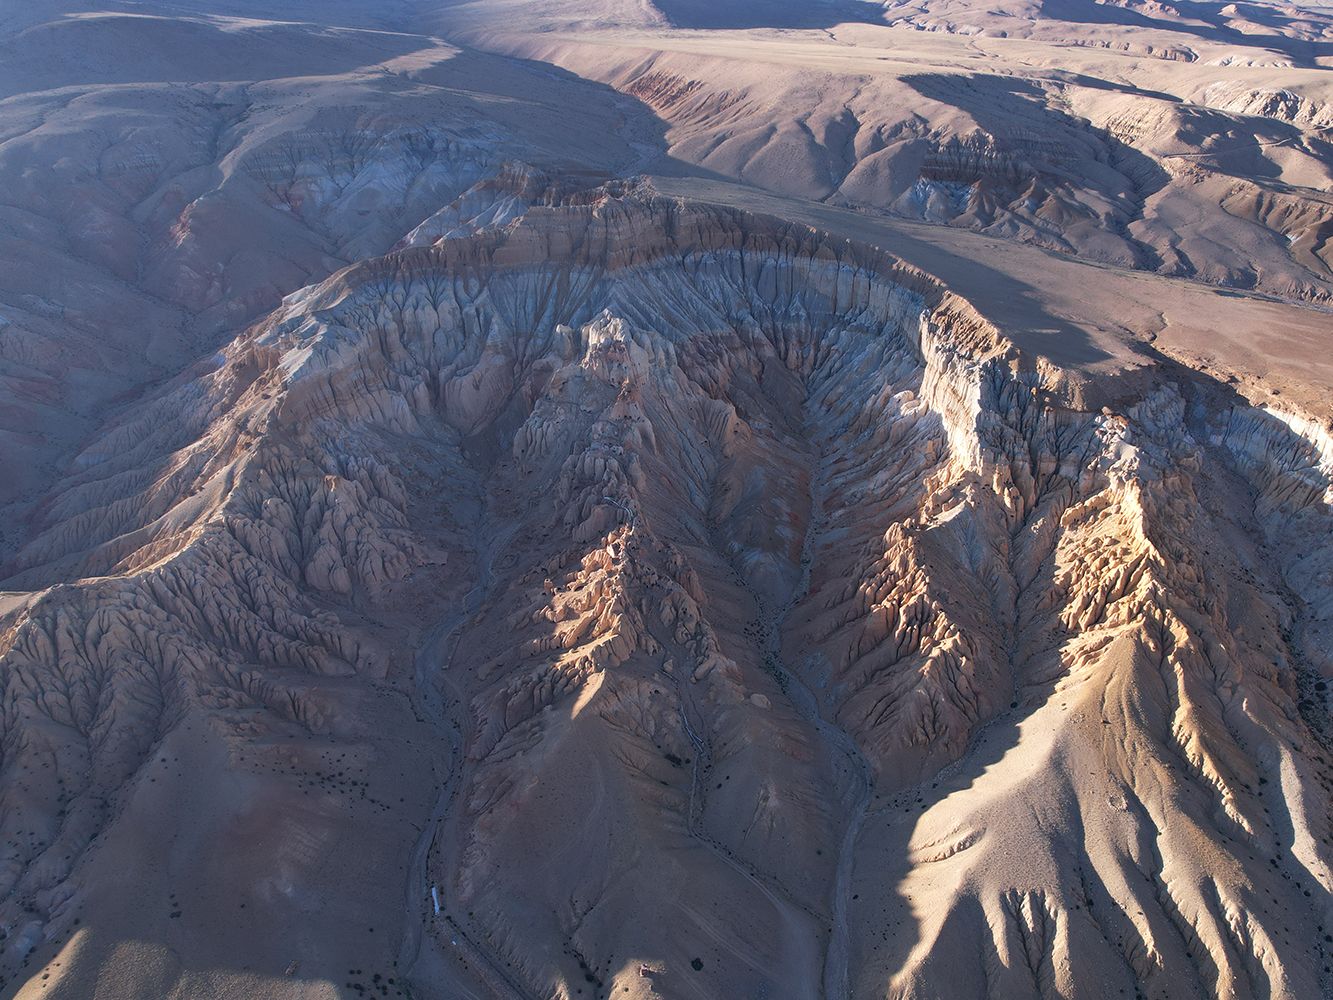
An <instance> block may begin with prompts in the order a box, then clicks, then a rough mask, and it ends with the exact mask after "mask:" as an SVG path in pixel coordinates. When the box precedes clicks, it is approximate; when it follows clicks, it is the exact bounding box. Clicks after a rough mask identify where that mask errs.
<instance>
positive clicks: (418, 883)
mask: <svg viewBox="0 0 1333 1000" xmlns="http://www.w3.org/2000/svg"><path fill="white" fill-rule="evenodd" d="M474 516H475V521H476V525H477V529H476V534H477V535H478V536H479V537H480V538H481V539H483V541H482V544H480V545H479V546H478V547H477V549H476V550H475V556H476V566H477V582H476V583H475V584H474V585H473V587H472V589H471V590H469V591H468V592H467V594H466V595H465V596H464V598H463V601H462V603H461V605H459V606H457V608H456V609H455V610H453V611H452V612H451V613H447V614H446V615H445V616H444V617H443V618H441V619H440V621H439V622H437V623H436V625H435V626H434V628H432V629H431V630H430V631H429V632H428V633H427V634H426V637H425V641H424V642H422V644H421V648H420V649H419V650H418V651H417V655H416V659H415V662H414V667H413V680H414V691H413V701H414V702H415V704H416V708H417V710H418V711H419V712H420V713H421V715H422V716H423V717H424V718H425V719H427V720H428V721H429V722H430V723H431V724H432V725H433V726H434V727H435V728H436V729H437V730H438V731H439V732H441V733H443V734H446V736H447V738H448V740H449V744H450V764H449V773H448V774H447V775H446V777H445V780H444V781H443V782H442V783H441V785H440V789H439V793H438V795H437V796H436V798H435V804H434V806H433V807H432V808H431V812H430V816H429V817H428V819H427V821H426V825H425V826H424V827H422V831H421V836H420V837H419V838H418V840H417V843H416V847H415V848H414V849H413V851H412V859H411V863H410V864H409V866H408V873H407V880H406V883H405V890H404V891H405V899H404V912H405V913H406V914H408V915H409V916H408V919H407V920H406V921H405V922H404V931H403V943H402V945H401V946H400V947H399V951H398V969H399V970H400V973H401V974H402V975H403V977H404V978H406V979H408V980H409V981H410V980H411V974H412V970H413V967H414V966H415V965H416V964H417V960H418V958H419V956H420V954H421V938H422V927H423V926H425V925H426V924H427V923H428V922H429V921H430V920H431V919H432V918H433V917H434V918H435V919H440V920H443V921H444V922H445V923H447V924H449V926H450V929H451V939H452V940H453V941H454V943H455V944H457V943H458V942H459V941H462V942H464V943H465V944H466V945H467V946H468V949H469V950H470V951H471V952H473V953H474V954H473V958H474V961H473V962H472V963H471V964H472V966H473V968H474V971H478V972H480V973H481V975H482V977H483V978H484V979H485V980H486V985H487V986H488V987H490V988H491V989H492V990H495V991H496V992H497V995H499V994H500V993H501V992H508V993H510V994H511V995H513V996H517V997H520V998H525V997H526V996H527V993H526V991H525V990H523V988H522V987H521V986H519V985H518V984H517V983H515V982H514V981H513V980H512V978H511V977H510V976H509V975H508V973H507V972H506V971H505V970H504V968H503V967H502V964H501V963H500V962H499V961H497V960H496V959H495V958H494V957H493V956H492V955H491V954H490V952H489V950H488V949H487V948H485V947H483V946H482V945H481V944H479V943H478V942H477V941H476V940H475V939H474V937H473V936H472V935H471V934H469V933H468V932H467V931H466V929H465V928H463V927H460V926H459V924H458V922H457V921H455V920H454V919H453V917H452V915H451V914H450V913H449V912H448V902H449V898H448V894H447V893H446V894H445V896H444V898H443V899H441V901H440V911H439V914H438V917H435V903H434V897H433V894H432V891H431V890H432V889H433V888H434V886H432V884H431V882H430V877H429V875H430V873H429V862H430V856H431V852H432V850H433V849H434V848H435V846H436V844H437V842H438V839H439V834H440V829H441V826H442V825H443V823H444V822H445V819H446V817H448V815H449V814H450V812H451V811H452V807H453V804H454V801H455V800H456V799H457V797H458V793H459V790H460V788H461V787H462V781H461V778H462V776H463V769H464V751H465V749H466V745H467V732H466V726H467V720H466V706H467V702H466V699H465V698H464V697H463V696H462V692H461V691H459V690H458V688H457V687H456V685H455V684H454V681H453V678H452V675H451V672H450V667H451V666H452V664H453V661H454V657H455V655H456V654H457V652H458V646H459V644H460V643H461V642H462V639H463V632H464V627H465V626H466V625H467V624H468V623H469V622H470V621H472V619H473V618H475V616H476V614H477V612H478V611H479V610H480V609H481V607H482V606H483V604H484V603H485V602H486V600H487V598H489V597H490V596H491V591H492V589H493V587H494V584H495V575H494V564H495V557H496V554H497V553H498V552H499V551H500V550H502V549H503V548H504V547H505V545H507V544H508V542H509V540H510V539H511V538H512V537H513V536H514V534H515V533H516V532H517V530H518V527H519V523H518V521H517V519H515V520H513V521H511V523H510V524H509V526H507V527H506V528H505V529H503V530H501V531H499V532H495V531H488V530H486V529H487V526H488V524H489V519H488V518H487V517H486V497H485V495H484V494H482V495H480V496H479V497H478V500H477V510H476V511H474ZM446 687H447V688H448V689H449V694H450V695H451V696H452V698H451V699H450V700H446V698H445V696H444V693H443V691H442V689H443V688H446ZM451 705H452V706H455V707H454V710H453V711H451V710H450V706H451ZM412 914H417V915H418V917H419V919H411V915H412Z"/></svg>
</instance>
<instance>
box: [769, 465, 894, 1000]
mask: <svg viewBox="0 0 1333 1000" xmlns="http://www.w3.org/2000/svg"><path fill="white" fill-rule="evenodd" d="M824 520H825V514H824V483H823V459H822V456H820V455H818V454H816V456H815V460H814V462H813V463H812V467H811V476H810V516H809V519H808V521H807V524H806V529H805V535H804V537H803V538H802V540H801V576H800V580H799V582H798V583H797V585H796V586H795V587H794V588H793V590H792V596H791V599H790V600H789V601H788V602H787V603H786V605H785V606H783V607H780V608H770V607H766V606H765V605H764V602H763V601H762V600H760V601H759V606H760V609H761V611H760V617H759V621H758V626H759V632H760V636H761V639H762V643H763V645H762V648H763V651H764V665H765V667H766V668H767V669H768V670H769V672H770V673H772V674H773V676H774V677H775V678H776V679H777V681H778V684H779V686H780V687H781V688H782V690H783V692H784V693H785V694H786V695H787V697H788V699H789V700H790V701H791V704H792V705H793V706H794V707H795V709H796V711H797V712H798V713H799V714H800V715H801V717H802V718H804V719H805V720H806V721H807V722H809V723H810V725H811V726H812V727H814V729H815V731H816V732H818V733H819V735H820V736H821V737H822V738H823V739H824V742H825V743H826V744H827V745H828V746H829V747H831V748H832V749H833V750H834V751H835V752H836V753H837V754H840V755H841V756H843V757H845V758H846V760H847V763H848V768H849V772H850V783H851V793H852V796H853V798H852V802H851V808H850V810H849V812H848V820H847V825H846V827H845V828H844V829H843V836H842V843H841V844H840V845H839V848H838V862H837V867H836V869H835V871H834V880H833V886H832V889H831V891H830V893H829V896H830V914H829V915H830V922H831V923H830V928H829V940H828V948H827V951H826V952H825V956H824V975H823V992H824V997H825V1000H846V998H847V997H848V996H850V993H849V986H848V972H847V967H848V963H849V960H850V957H851V928H850V926H849V923H848V911H849V910H850V908H851V895H852V876H853V874H854V872H855V868H856V845H857V842H858V841H859V840H860V836H861V827H862V826H863V825H864V823H865V819H866V814H867V812H868V810H869V807H870V799H871V794H872V791H873V780H872V776H871V771H870V765H869V764H868V763H867V761H866V759H865V757H864V755H862V753H861V750H860V748H859V747H858V746H857V745H856V741H855V740H854V739H852V737H851V735H850V734H848V732H847V731H846V730H845V729H843V728H842V727H840V726H839V725H837V723H836V722H832V721H829V720H828V719H826V718H825V716H824V712H823V709H822V708H821V705H820V701H819V698H818V697H817V696H816V695H815V693H814V692H813V691H812V690H811V689H810V687H809V686H808V685H807V684H806V683H805V681H803V680H802V679H801V677H800V675H799V674H797V673H796V672H795V671H793V670H791V669H790V668H788V666H787V665H786V663H785V662H784V661H783V659H782V630H783V627H784V626H785V624H786V623H787V621H788V619H789V618H790V617H791V614H792V612H793V611H794V610H795V609H796V607H797V606H798V605H799V604H800V602H801V601H802V600H804V599H805V597H806V595H807V594H808V593H809V590H810V571H811V568H812V567H813V565H814V555H813V553H814V548H815V543H816V541H817V540H818V537H819V534H820V532H821V530H822V529H823V522H824ZM756 597H757V595H756Z"/></svg>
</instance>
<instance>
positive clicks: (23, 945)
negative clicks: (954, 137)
mask: <svg viewBox="0 0 1333 1000" xmlns="http://www.w3.org/2000/svg"><path fill="white" fill-rule="evenodd" d="M510 174H511V176H510V179H509V180H508V181H503V180H502V181H499V182H487V183H486V184H485V185H483V186H482V187H481V188H478V189H476V190H474V191H473V192H470V193H469V194H468V195H465V196H464V198H463V199H462V200H461V201H460V202H458V203H456V204H455V206H453V207H452V209H451V211H452V212H453V214H452V215H450V216H449V218H447V219H445V218H444V217H443V216H440V218H439V221H440V222H441V225H440V226H439V233H438V235H448V234H449V233H452V232H454V231H455V228H456V227H457V226H459V225H462V224H463V223H464V222H466V225H465V228H466V229H467V230H478V229H480V230H481V231H480V232H478V233H477V234H476V235H472V236H468V237H466V238H462V239H447V240H443V241H441V242H439V243H432V242H431V241H432V240H433V239H434V238H435V236H436V235H437V234H436V233H433V232H432V231H430V229H429V227H427V228H422V229H419V230H418V231H417V233H416V234H414V236H413V237H412V239H411V240H410V241H409V242H413V243H416V244H418V245H415V246H410V247H407V248H406V249H403V250H401V251H400V252H397V253H394V254H391V255H389V256H387V257H383V258H378V259H374V260H369V261H366V262H363V263H360V264H357V265H354V266H352V267H350V268H347V269H345V270H343V271H341V272H339V273H338V274H336V275H334V276H333V277H332V278H330V279H328V280H327V281H325V282H323V283H322V284H319V285H316V286H312V287H311V288H308V289H306V290H303V291H302V292H299V293H297V294H295V295H292V296H289V297H288V298H287V299H286V300H285V302H284V304H283V306H282V307H281V308H280V309H278V310H277V311H276V312H274V313H273V314H272V315H271V316H269V317H268V318H267V319H266V320H264V321H263V322H262V323H260V324H259V325H257V326H256V327H254V328H253V329H251V330H250V331H248V332H247V333H246V334H245V335H244V336H242V337H241V338H239V339H238V340H236V341H235V342H234V343H233V344H231V345H230V346H229V347H227V348H226V350H224V351H223V352H222V353H221V354H220V355H219V356H218V357H216V358H213V359H210V360H209V361H207V362H202V363H201V364H200V365H199V366H198V367H197V368H196V369H195V370H193V371H191V372H189V373H187V374H186V375H184V376H182V377H181V378H180V379H178V380H177V381H176V382H175V383H174V384H172V385H170V386H167V387H165V388H164V389H163V390H162V391H161V392H160V393H159V394H158V395H157V396H156V397H155V398H153V399H150V400H148V401H146V402H144V403H143V404H142V405H140V406H138V407H136V408H133V409H132V410H130V411H129V412H128V413H127V414H126V415H125V417H124V418H123V419H122V420H121V421H120V422H119V423H118V424H117V425H116V426H115V427H113V428H111V429H110V430H108V431H107V432H106V434H105V435H104V436H103V437H102V438H101V439H100V440H98V441H97V442H96V443H94V444H93V445H92V446H91V447H90V448H89V449H87V451H85V453H84V454H83V455H82V456H80V458H79V460H78V462H77V464H76V470H75V471H74V472H73V473H72V474H71V475H70V476H69V477H68V478H67V480H66V481H65V482H64V483H63V484H62V485H61V487H60V488H59V489H58V490H57V491H55V492H54V493H53V494H52V496H51V497H50V498H49V499H48V500H47V502H46V503H45V504H44V505H43V507H42V514H41V526H40V530H37V531H35V532H34V533H33V534H32V536H31V537H30V539H29V540H28V542H27V544H26V546H25V547H24V548H23V549H22V550H21V551H20V552H19V553H18V555H17V557H16V559H15V561H14V565H12V566H11V567H9V575H10V576H11V577H12V580H13V582H12V583H11V584H9V586H11V587H22V588H24V589H27V590H32V591H34V592H36V593H35V596H34V597H32V598H31V599H30V600H27V601H25V602H24V603H23V604H22V606H16V607H12V608H9V609H8V610H6V611H5V617H4V619H3V620H0V624H2V625H3V633H0V636H2V637H0V655H2V656H3V660H2V661H0V664H2V666H0V670H2V671H3V672H2V673H0V677H2V678H3V683H4V686H5V691H4V706H5V711H4V718H3V724H4V729H3V747H4V756H3V762H2V763H0V803H2V804H3V809H2V810H0V841H3V843H4V844H5V852H6V853H5V855H4V862H5V863H4V867H3V869H0V876H3V881H2V882H0V891H2V892H3V894H4V896H3V898H4V902H3V906H0V926H3V928H4V930H5V931H6V933H7V937H6V939H5V948H6V951H5V962H6V967H7V969H8V970H9V971H8V972H7V976H8V977H9V979H10V989H11V990H12V989H13V988H15V985H16V984H17V983H19V982H21V981H24V980H26V979H28V978H29V977H31V976H34V975H37V974H38V972H39V969H42V968H43V967H45V969H44V971H45V972H46V973H50V974H51V975H52V976H53V978H52V979H51V980H49V982H51V983H53V984H54V986H53V989H52V990H50V991H48V992H51V993H53V994H54V995H58V996H66V995H67V996H75V995H78V992H77V991H78V990H79V989H80V988H81V987H80V984H86V983H88V982H89V981H90V980H89V979H88V978H87V977H88V976H90V975H95V974H97V973H98V972H101V973H103V974H105V973H106V970H108V969H112V968H114V969H115V970H116V972H115V975H116V976H117V982H118V983H119V984H120V987H121V992H120V995H126V996H139V995H142V996H148V995H166V994H168V993H170V991H171V990H173V989H176V990H180V991H183V992H187V991H191V990H194V991H198V990H201V989H212V990H222V989H231V990H237V989H249V990H251V991H258V992H261V993H269V994H283V995H285V994H284V991H290V992H291V995H309V996H333V995H351V993H353V992H359V991H358V990H357V987H358V986H359V987H360V988H361V990H365V989H370V990H372V991H375V992H378V991H379V990H380V986H381V985H382V986H383V987H384V989H385V990H394V991H396V990H401V989H403V988H404V986H405V984H406V983H408V982H410V984H411V990H412V995H415V996H437V995H438V996H457V995H506V996H507V995H517V996H521V997H539V996H540V997H552V996H554V997H561V998H570V1000H572V998H574V997H577V996H579V995H583V996H591V995H609V993H610V992H614V993H615V995H617V996H620V995H622V994H625V993H628V994H629V995H632V996H662V997H674V996H682V997H683V996H717V997H723V996H725V997H733V996H734V997H746V996H772V997H777V996H791V997H819V996H826V997H841V996H855V997H872V996H885V995H889V996H894V997H932V996H944V995H953V996H981V995H1002V996H1014V997H1022V996H1033V997H1036V996H1043V997H1045V996H1052V995H1054V996H1069V997H1074V996H1078V997H1092V996H1106V995H1112V996H1114V995H1119V994H1120V993H1121V992H1124V991H1128V992H1127V994H1126V995H1129V994H1132V993H1135V992H1139V995H1151V996H1158V995H1171V996H1199V997H1202V996H1225V997H1250V996H1282V997H1292V998H1296V997H1308V996H1316V995H1319V994H1320V991H1321V989H1323V988H1325V987H1326V986H1327V983H1328V980H1327V974H1326V973H1325V972H1324V971H1323V970H1324V968H1325V959H1324V957H1323V950H1324V949H1325V947H1326V945H1325V943H1324V933H1325V932H1324V927H1325V921H1326V920H1327V919H1328V917H1327V915H1326V914H1325V913H1324V909H1325V908H1326V901H1327V894H1328V890H1329V872H1328V858H1329V848H1328V832H1327V831H1328V822H1329V817H1328V815H1327V800H1326V786H1327V782H1328V780H1329V766H1328V760H1327V757H1326V752H1325V751H1324V750H1323V749H1322V748H1323V746H1324V736H1323V733H1324V727H1325V725H1326V718H1327V715H1326V698H1325V695H1324V693H1323V689H1324V685H1325V683H1326V682H1325V681H1324V680H1323V679H1322V677H1323V676H1324V675H1325V674H1327V673H1329V672H1330V671H1333V663H1329V661H1328V658H1327V650H1328V648H1329V634H1328V628H1329V626H1328V621H1329V601H1330V598H1329V595H1330V594H1331V593H1333V565H1331V564H1330V562H1329V557H1328V556H1327V549H1328V546H1327V538H1328V532H1329V530H1330V514H1329V507H1328V504H1329V502H1330V499H1331V495H1330V475H1331V473H1333V460H1331V459H1330V455H1331V454H1333V449H1331V448H1330V445H1329V442H1328V439H1327V437H1326V436H1325V435H1322V434H1321V433H1320V432H1319V430H1318V429H1317V428H1314V427H1312V426H1309V425H1306V424H1303V423H1302V422H1301V421H1300V420H1298V419H1295V418H1289V417H1288V418H1283V417H1281V416H1279V415H1277V414H1274V413H1270V412H1267V411H1263V410H1257V409H1253V408H1250V407H1248V406H1247V405H1246V404H1245V403H1244V401H1243V400H1240V399H1239V398H1236V399H1234V400H1227V399H1226V398H1225V396H1224V392H1225V390H1224V388H1223V387H1220V386H1217V385H1215V384H1211V383H1208V382H1207V381H1205V380H1203V379H1202V377H1198V376H1195V375H1193V373H1185V372H1182V373H1181V375H1180V377H1179V379H1178V380H1177V381H1176V382H1175V383H1170V382H1168V383H1167V384H1164V385H1161V386H1159V387H1157V388H1155V389H1152V390H1144V391H1142V392H1138V393H1135V392H1131V391H1129V390H1126V391H1125V392H1124V393H1122V394H1121V399H1122V401H1121V402H1120V403H1118V404H1117V405H1116V406H1114V407H1109V408H1107V409H1104V410H1102V411H1101V412H1084V411H1082V410H1080V409H1078V407H1077V400H1076V399H1075V398H1073V396H1072V395H1071V394H1070V393H1069V392H1068V391H1067V389H1066V386H1065V384H1064V381H1063V375H1062V373H1061V372H1059V371H1056V370H1052V369H1050V368H1049V366H1046V365H1041V366H1037V365H1034V364H1032V363H1030V362H1029V361H1028V360H1027V359H1025V358H1024V357H1022V356H1020V355H1019V354H1018V352H1016V351H1015V350H1014V349H1013V348H1012V347H1011V345H1010V344H1009V343H1008V342H1007V341H1006V340H1005V339H1004V338H1003V336H1002V333H1001V332H999V331H996V330H994V329H993V328H991V327H990V326H988V325H987V324H986V323H984V322H983V321H982V320H981V319H980V318H979V317H978V316H977V315H976V314H975V313H974V312H973V311H972V310H971V309H970V307H969V306H968V305H967V304H966V303H964V302H962V301H960V300H958V299H957V298H956V297H954V296H952V295H950V294H949V293H947V292H946V291H944V290H943V289H941V288H940V287H938V286H937V285H936V284H935V283H934V282H932V281H931V280H930V279H928V278H926V277H925V276H923V275H921V274H920V273H918V272H916V271H914V270H912V269H910V268H908V267H905V266H903V265H900V264H898V263H896V262H895V261H893V260H892V258H890V257H889V256H888V255H886V254H884V253H881V252H879V251H876V250H873V249H870V248H867V247H863V246H858V245H855V244H852V243H847V242H844V241H838V240H832V239H829V238H826V237H822V236H820V235H819V234H816V233H812V232H810V231H808V230H804V229H801V228H799V227H791V226H784V225H782V224H779V223H776V222H774V221H772V220H765V219H758V218H754V217H748V216H745V215H743V214H741V213H738V212H731V211H726V210H721V209H712V208H702V207H696V206H690V205H685V204H680V203H676V202H670V201H665V200H662V199H658V198H654V197H653V196H652V195H651V193H649V192H643V191H624V192H618V193H613V192H609V191H606V190H601V191H596V192H592V193H585V194H583V195H577V196H575V195H570V196H559V197H555V196H546V197H543V196H540V195H539V194H538V193H537V192H536V191H535V189H534V188H533V186H532V176H531V174H529V173H527V172H525V171H523V170H521V169H518V168H515V169H513V170H512V171H511V172H510ZM543 200H545V201H547V202H551V204H547V205H545V206H544V207H540V208H528V205H529V204H530V203H541V202H542V201H543ZM520 211H526V213H527V214H526V215H522V216H521V218H519V217H518V213H519V212H520ZM469 220H470V221H469ZM515 220H517V221H515ZM492 222H494V223H499V225H498V226H491V227H490V228H485V227H486V226H487V225H488V224H489V223H492ZM1203 403H1207V404H1208V405H1207V406H1203V405H1201V404H1203ZM1217 414H1223V416H1221V417H1218V416H1217ZM1315 540H1322V541H1318V542H1317V541H1315ZM64 580H75V581H77V582H75V583H72V584H67V585H58V586H49V587H48V589H44V590H43V589H41V588H42V587H44V586H46V585H47V584H49V583H53V582H54V581H64ZM1321 651H1322V652H1321ZM198 789H215V790H216V791H214V792H211V793H210V794H209V795H207V796H206V797H201V793H200V792H199V791H198ZM201 822H202V823H203V824H204V826H203V827H202V828H201V826H200V824H201ZM201 830H206V832H201ZM145 831H152V832H151V834H145ZM154 845H160V846H161V850H162V852H163V853H162V855H161V865H160V866H159V865H158V864H156V863H155V862H151V861H150V858H151V857H152V853H151V852H152V851H153V850H154ZM127 867H128V870H130V871H134V872H138V871H141V870H142V871H144V872H145V875H144V882H145V885H144V888H143V890H142V893H141V895H142V899H135V900H131V901H128V902H127V901H125V900H123V898H122V897H123V894H124V892H125V887H124V883H123V881H121V880H119V878H123V875H121V874H120V873H121V872H123V870H125V869H126V868H127ZM184 872H189V873H190V874H189V881H188V884H187V883H186V882H185V881H182V879H183V877H184V876H183V875H182V873H184ZM118 876H119V878H118ZM404 886H405V887H406V888H405V889H404ZM404 894H405V895H406V900H407V906H406V907H404V905H403V901H404ZM159 896H160V897H161V898H160V899H159V898H158V897H159ZM196 901H197V902H198V903H199V904H200V905H199V906H198V907H197V908H196V906H195V905H194V904H195V902H196ZM243 906H248V907H249V909H248V910H247V911H246V914H247V915H251V914H252V915H253V916H251V917H250V919H251V920H252V921H253V923H251V922H238V921H237V920H236V916H235V915H236V914H238V913H240V912H241V909H240V908H241V907H243ZM108 915H114V917H115V920H116V924H115V926H112V925H111V924H110V923H109V922H108V921H110V919H111V916H108ZM126 939H136V940H141V941H143V942H147V944H146V945H145V946H144V947H145V949H146V951H145V952H144V953H143V954H144V955H147V956H148V957H149V958H150V959H151V960H147V959H143V960H137V961H131V960H130V956H128V955H127V954H126V953H125V952H123V951H118V950H117V948H118V947H119V945H118V942H121V941H124V940H126ZM159 945H160V947H159ZM155 949H156V950H155ZM962 955H965V956H967V959H966V960H965V961H964V960H960V958H959V956H962ZM298 957H299V959H300V960H299V962H297V961H294V959H296V958H298ZM57 962H59V963H61V964H60V966H59V967H57V966H56V965H55V964H54V963H57ZM243 965H244V966H245V968H244V969H242V968H241V966H243ZM284 976H285V978H284ZM376 977H377V978H376ZM344 984H346V985H344ZM62 991H63V992H62Z"/></svg>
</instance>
